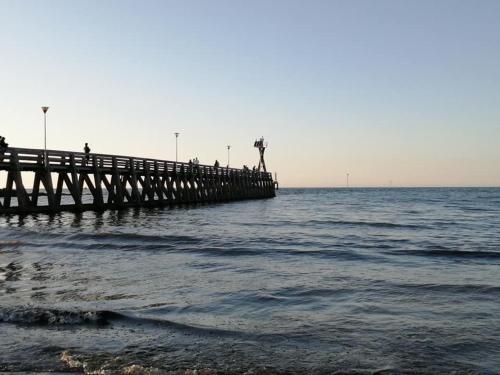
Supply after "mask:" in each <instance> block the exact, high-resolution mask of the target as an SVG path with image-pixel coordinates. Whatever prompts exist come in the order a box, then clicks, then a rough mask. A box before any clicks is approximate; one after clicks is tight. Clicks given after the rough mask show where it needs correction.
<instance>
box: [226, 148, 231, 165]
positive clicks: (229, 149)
mask: <svg viewBox="0 0 500 375" xmlns="http://www.w3.org/2000/svg"><path fill="white" fill-rule="evenodd" d="M230 149H231V145H227V167H228V168H229V150H230Z"/></svg>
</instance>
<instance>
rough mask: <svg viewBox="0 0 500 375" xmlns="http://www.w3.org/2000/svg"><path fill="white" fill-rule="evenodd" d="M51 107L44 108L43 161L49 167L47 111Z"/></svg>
mask: <svg viewBox="0 0 500 375" xmlns="http://www.w3.org/2000/svg"><path fill="white" fill-rule="evenodd" d="M48 110H49V107H42V111H43V149H44V152H43V160H44V163H45V165H47V111H48Z"/></svg>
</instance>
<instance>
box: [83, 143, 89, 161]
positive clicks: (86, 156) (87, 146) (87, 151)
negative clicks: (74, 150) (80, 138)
mask: <svg viewBox="0 0 500 375" xmlns="http://www.w3.org/2000/svg"><path fill="white" fill-rule="evenodd" d="M83 151H85V159H86V160H87V162H88V161H89V160H90V147H89V144H88V143H85V147H84V148H83Z"/></svg>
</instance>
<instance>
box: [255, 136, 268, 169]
mask: <svg viewBox="0 0 500 375" xmlns="http://www.w3.org/2000/svg"><path fill="white" fill-rule="evenodd" d="M253 146H254V147H255V148H258V149H259V154H260V160H259V167H258V168H257V170H258V171H259V172H260V168H261V167H262V170H263V171H264V172H267V169H266V162H265V161H264V152H265V151H266V148H267V142H264V137H260V139H259V140H257V141H255V142H254V144H253Z"/></svg>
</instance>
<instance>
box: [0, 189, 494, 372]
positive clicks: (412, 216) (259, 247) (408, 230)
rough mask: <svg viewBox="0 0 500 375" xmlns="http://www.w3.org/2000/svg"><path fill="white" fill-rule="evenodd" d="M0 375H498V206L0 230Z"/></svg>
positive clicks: (224, 212) (441, 202) (285, 193)
mask: <svg viewBox="0 0 500 375" xmlns="http://www.w3.org/2000/svg"><path fill="white" fill-rule="evenodd" d="M0 372H27V373H30V372H31V373H41V372H86V373H95V374H115V373H116V374H119V373H136V374H139V373H160V374H162V373H179V374H195V373H198V374H212V373H213V374H215V373H217V374H219V373H247V374H258V373H263V374H267V373H300V374H302V373H304V374H323V373H325V374H330V373H336V372H338V373H362V374H365V373H366V374H370V373H384V374H391V373H394V374H396V373H415V374H416V373H458V374H461V373H464V374H471V373H472V374H476V373H477V374H494V373H500V189H496V188H490V189H486V188H485V189H483V188H477V189H465V188H464V189H452V188H446V189H444V188H443V189H281V190H279V191H278V195H277V197H276V198H274V199H267V200H256V201H243V202H234V203H225V204H205V205H198V206H186V207H177V208H170V209H168V208H167V209H141V210H125V211H110V212H105V213H100V214H99V213H92V212H86V213H82V214H72V213H62V214H58V215H55V216H47V215H30V216H26V217H19V216H9V217H0Z"/></svg>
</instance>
